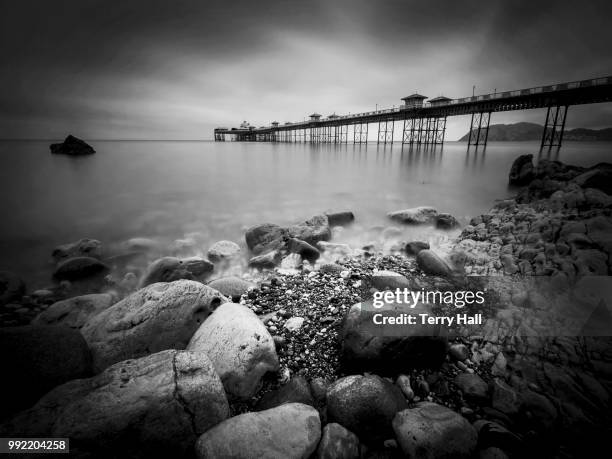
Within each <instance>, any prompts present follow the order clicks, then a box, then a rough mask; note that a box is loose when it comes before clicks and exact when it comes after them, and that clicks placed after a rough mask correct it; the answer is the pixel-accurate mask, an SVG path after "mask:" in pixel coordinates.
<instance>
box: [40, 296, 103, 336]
mask: <svg viewBox="0 0 612 459" xmlns="http://www.w3.org/2000/svg"><path fill="white" fill-rule="evenodd" d="M114 302H115V296H114V295H111V294H110V293H92V294H90V295H81V296H75V297H73V298H68V299H66V300H62V301H58V302H56V303H53V304H52V305H51V306H49V307H48V308H47V309H46V310H44V311H43V312H41V313H40V314H38V316H36V317H35V318H34V320H33V321H32V325H64V326H66V327H70V328H76V329H77V330H79V329H81V328H82V327H83V325H85V324H86V323H87V321H88V320H89V319H91V318H92V317H93V316H95V315H96V314H99V313H100V312H102V311H104V310H106V309H108V308H109V307H111V306H112V305H113V303H114Z"/></svg>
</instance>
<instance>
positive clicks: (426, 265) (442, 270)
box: [416, 249, 452, 276]
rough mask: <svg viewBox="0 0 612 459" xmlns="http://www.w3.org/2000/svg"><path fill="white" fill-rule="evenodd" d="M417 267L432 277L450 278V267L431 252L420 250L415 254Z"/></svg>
mask: <svg viewBox="0 0 612 459" xmlns="http://www.w3.org/2000/svg"><path fill="white" fill-rule="evenodd" d="M416 261H417V265H418V266H419V268H421V269H422V270H423V271H424V272H425V273H427V274H431V275H433V276H450V275H451V273H452V269H451V267H450V266H449V265H448V263H446V262H445V261H444V260H443V259H442V258H440V257H439V256H438V255H437V254H436V253H435V252H434V251H433V250H428V249H426V250H421V251H420V252H419V253H418V254H417V258H416Z"/></svg>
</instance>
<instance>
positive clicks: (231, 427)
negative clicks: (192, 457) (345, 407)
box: [196, 403, 321, 459]
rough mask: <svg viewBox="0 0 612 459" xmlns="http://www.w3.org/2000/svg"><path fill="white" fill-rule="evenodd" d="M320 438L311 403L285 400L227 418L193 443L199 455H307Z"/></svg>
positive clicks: (244, 457) (205, 457)
mask: <svg viewBox="0 0 612 459" xmlns="http://www.w3.org/2000/svg"><path fill="white" fill-rule="evenodd" d="M320 438H321V421H320V419H319V413H318V412H317V410H316V409H314V408H313V407H311V406H308V405H303V404H301V403H287V404H285V405H281V406H279V407H276V408H272V409H269V410H265V411H259V412H256V413H245V414H241V415H239V416H235V417H233V418H230V419H227V420H225V421H223V422H222V423H220V424H218V425H216V426H215V427H213V428H211V429H210V430H208V431H207V432H205V433H204V434H203V435H202V436H201V437H200V438H199V439H198V441H197V443H196V456H197V457H198V458H200V459H209V458H225V457H227V458H230V457H231V458H233V459H251V458H254V457H261V458H279V459H280V458H296V459H298V458H303V459H306V458H309V457H310V456H311V454H312V453H314V451H315V450H316V448H317V445H318V443H319V439H320Z"/></svg>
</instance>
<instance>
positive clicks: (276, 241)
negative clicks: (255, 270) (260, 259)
mask: <svg viewBox="0 0 612 459" xmlns="http://www.w3.org/2000/svg"><path fill="white" fill-rule="evenodd" d="M286 236H287V230H285V229H284V228H281V227H280V226H278V225H275V224H273V223H263V224H261V225H255V226H252V227H250V228H249V229H248V230H247V232H246V234H245V235H244V238H245V241H246V244H247V247H248V248H249V250H250V251H251V252H253V254H254V255H259V254H262V253H265V252H269V251H271V250H278V249H280V248H282V247H283V246H284V244H285V238H286Z"/></svg>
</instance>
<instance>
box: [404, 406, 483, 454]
mask: <svg viewBox="0 0 612 459" xmlns="http://www.w3.org/2000/svg"><path fill="white" fill-rule="evenodd" d="M393 430H394V431H395V438H396V439H397V442H398V443H399V446H400V448H401V450H402V451H403V453H404V454H405V455H406V456H407V457H427V458H433V457H448V458H451V457H452V458H469V457H471V456H472V454H473V452H474V451H475V449H476V443H477V440H478V437H477V434H476V431H475V430H474V428H473V427H472V426H471V424H470V423H469V422H468V421H467V420H466V419H465V418H464V417H463V416H461V415H459V414H457V413H455V412H454V411H452V410H450V409H448V408H446V407H445V406H442V405H438V404H435V403H429V402H422V403H419V404H417V405H416V407H415V408H411V409H407V410H403V411H400V412H399V413H397V415H396V416H395V419H393Z"/></svg>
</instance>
